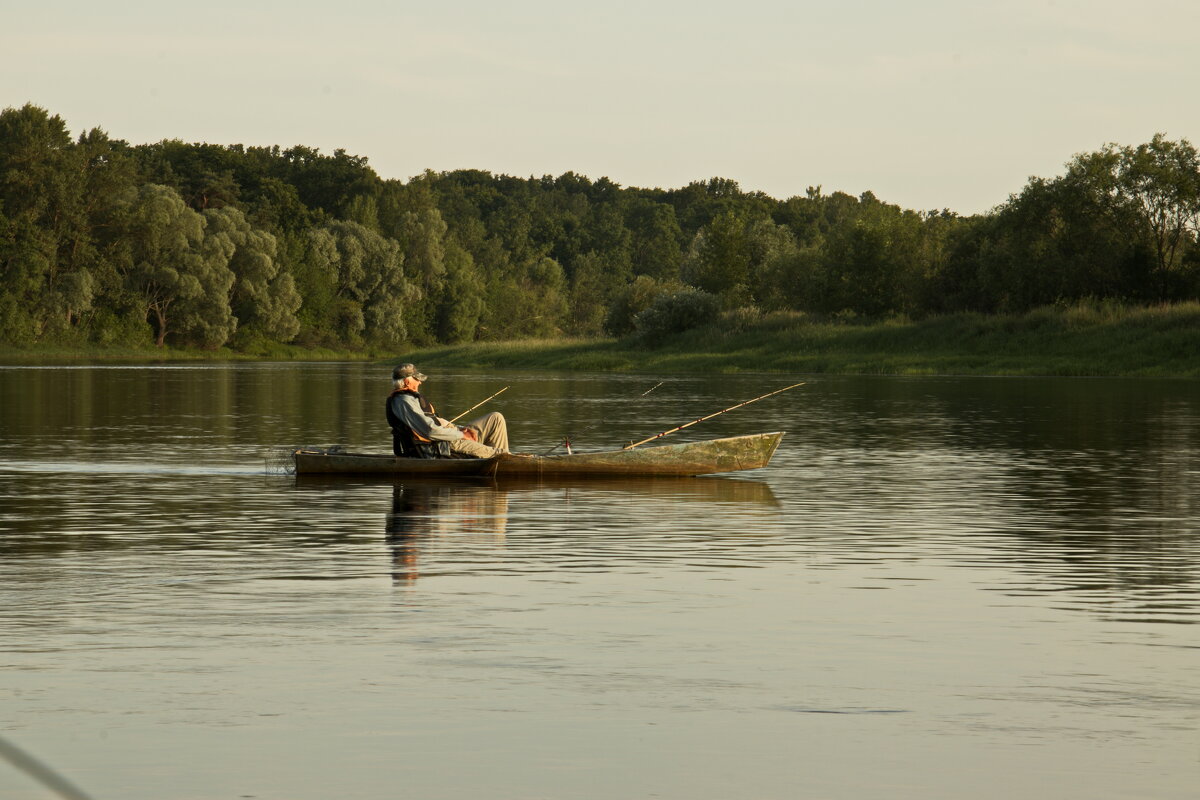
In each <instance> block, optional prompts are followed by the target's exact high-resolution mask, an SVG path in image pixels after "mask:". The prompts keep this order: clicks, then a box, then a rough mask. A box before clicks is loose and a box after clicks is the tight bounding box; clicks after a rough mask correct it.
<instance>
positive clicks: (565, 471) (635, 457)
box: [292, 432, 783, 479]
mask: <svg viewBox="0 0 1200 800" xmlns="http://www.w3.org/2000/svg"><path fill="white" fill-rule="evenodd" d="M782 438H783V433H782V432H777V433H758V434H753V435H751V436H734V437H730V438H727V439H708V440H706V441H699V442H684V443H682V444H668V445H660V446H658V447H637V448H634V449H632V450H607V451H603V452H599V453H569V454H568V453H563V454H561V455H550V456H535V455H522V454H517V453H502V454H501V455H498V456H495V457H494V458H403V457H400V456H391V455H381V454H372V453H346V452H340V451H336V450H322V449H301V450H296V451H294V452H293V453H292V457H293V460H294V461H295V465H296V474H297V475H393V476H405V477H421V478H434V477H465V476H472V475H477V476H487V477H493V478H535V479H536V478H544V477H554V476H562V477H576V478H582V477H606V478H619V477H646V476H655V475H665V476H688V475H711V474H714V473H721V472H738V471H741V470H747V469H758V468H760V467H765V466H766V465H767V464H768V463H770V461H771V456H772V455H774V454H775V448H777V447H778V446H779V440H780V439H782Z"/></svg>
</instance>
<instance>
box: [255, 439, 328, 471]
mask: <svg viewBox="0 0 1200 800" xmlns="http://www.w3.org/2000/svg"><path fill="white" fill-rule="evenodd" d="M297 450H306V451H308V452H310V453H344V452H346V448H345V447H343V446H341V445H333V446H330V447H322V446H316V445H310V444H302V445H294V446H292V447H273V448H271V449H270V450H269V451H267V454H266V455H265V456H263V464H264V466H265V468H266V472H267V474H268V475H295V474H296V459H295V458H294V457H293V454H294V453H295V452H296V451H297Z"/></svg>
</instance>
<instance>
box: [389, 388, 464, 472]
mask: <svg viewBox="0 0 1200 800" xmlns="http://www.w3.org/2000/svg"><path fill="white" fill-rule="evenodd" d="M398 394H407V395H411V396H412V397H415V398H417V402H419V403H420V404H421V410H422V411H424V412H425V413H426V414H428V415H429V416H431V417H432V416H434V411H433V405H432V404H431V403H430V402H429V401H428V400H426V399H425V398H424V397H422V396H421V395H420V393H418V392H414V391H411V390H409V389H401V390H398V391H395V392H392V393H391V394H390V395H388V399H387V403H386V404H385V405H384V408H385V409H386V410H387V421H388V425H390V426H391V428H392V453H393V454H394V455H398V456H404V457H405V458H450V443H449V442H434V441H430V440H428V439H426V438H424V437H422V436H420V435H418V434H417V433H416V432H414V431H413V429H412V428H410V427H408V425H406V424H404V420H402V419H400V418H399V417H398V416H396V412H394V411H392V398H393V397H395V396H396V395H398ZM434 424H436V423H434Z"/></svg>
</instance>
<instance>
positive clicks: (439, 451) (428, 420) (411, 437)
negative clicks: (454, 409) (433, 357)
mask: <svg viewBox="0 0 1200 800" xmlns="http://www.w3.org/2000/svg"><path fill="white" fill-rule="evenodd" d="M426 380H428V378H426V377H425V375H423V374H422V373H421V372H420V371H419V370H418V369H417V368H416V367H415V366H413V365H412V364H401V365H400V366H398V367H396V368H395V369H394V370H392V393H391V394H390V395H389V396H388V400H387V419H388V424H389V425H390V426H391V427H392V452H393V453H395V454H396V455H398V456H409V457H417V458H451V457H453V456H454V455H460V456H467V457H471V458H491V457H492V456H494V455H496V454H498V453H507V452H508V425H507V423H506V422H505V421H504V415H503V414H501V413H500V412H498V411H493V412H491V413H489V414H484V415H483V416H482V417H479V418H478V419H475V420H472V421H470V422H468V423H467V424H466V425H463V426H461V427H460V426H458V425H455V424H454V423H453V422H449V421H448V420H445V419H442V418H441V417H439V416H438V415H437V413H436V412H435V411H434V408H433V405H432V404H431V403H430V402H429V401H428V400H426V399H425V398H424V397H423V396H422V395H421V391H420V390H421V384H422V383H424V382H425V381H426Z"/></svg>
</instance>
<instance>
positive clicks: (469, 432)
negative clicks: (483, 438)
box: [462, 428, 479, 442]
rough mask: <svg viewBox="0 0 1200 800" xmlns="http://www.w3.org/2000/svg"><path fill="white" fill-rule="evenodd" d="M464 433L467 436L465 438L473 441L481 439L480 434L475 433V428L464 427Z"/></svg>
mask: <svg viewBox="0 0 1200 800" xmlns="http://www.w3.org/2000/svg"><path fill="white" fill-rule="evenodd" d="M462 433H463V438H465V439H470V440H471V441H472V442H478V441H479V434H477V433H475V429H474V428H463V429H462Z"/></svg>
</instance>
